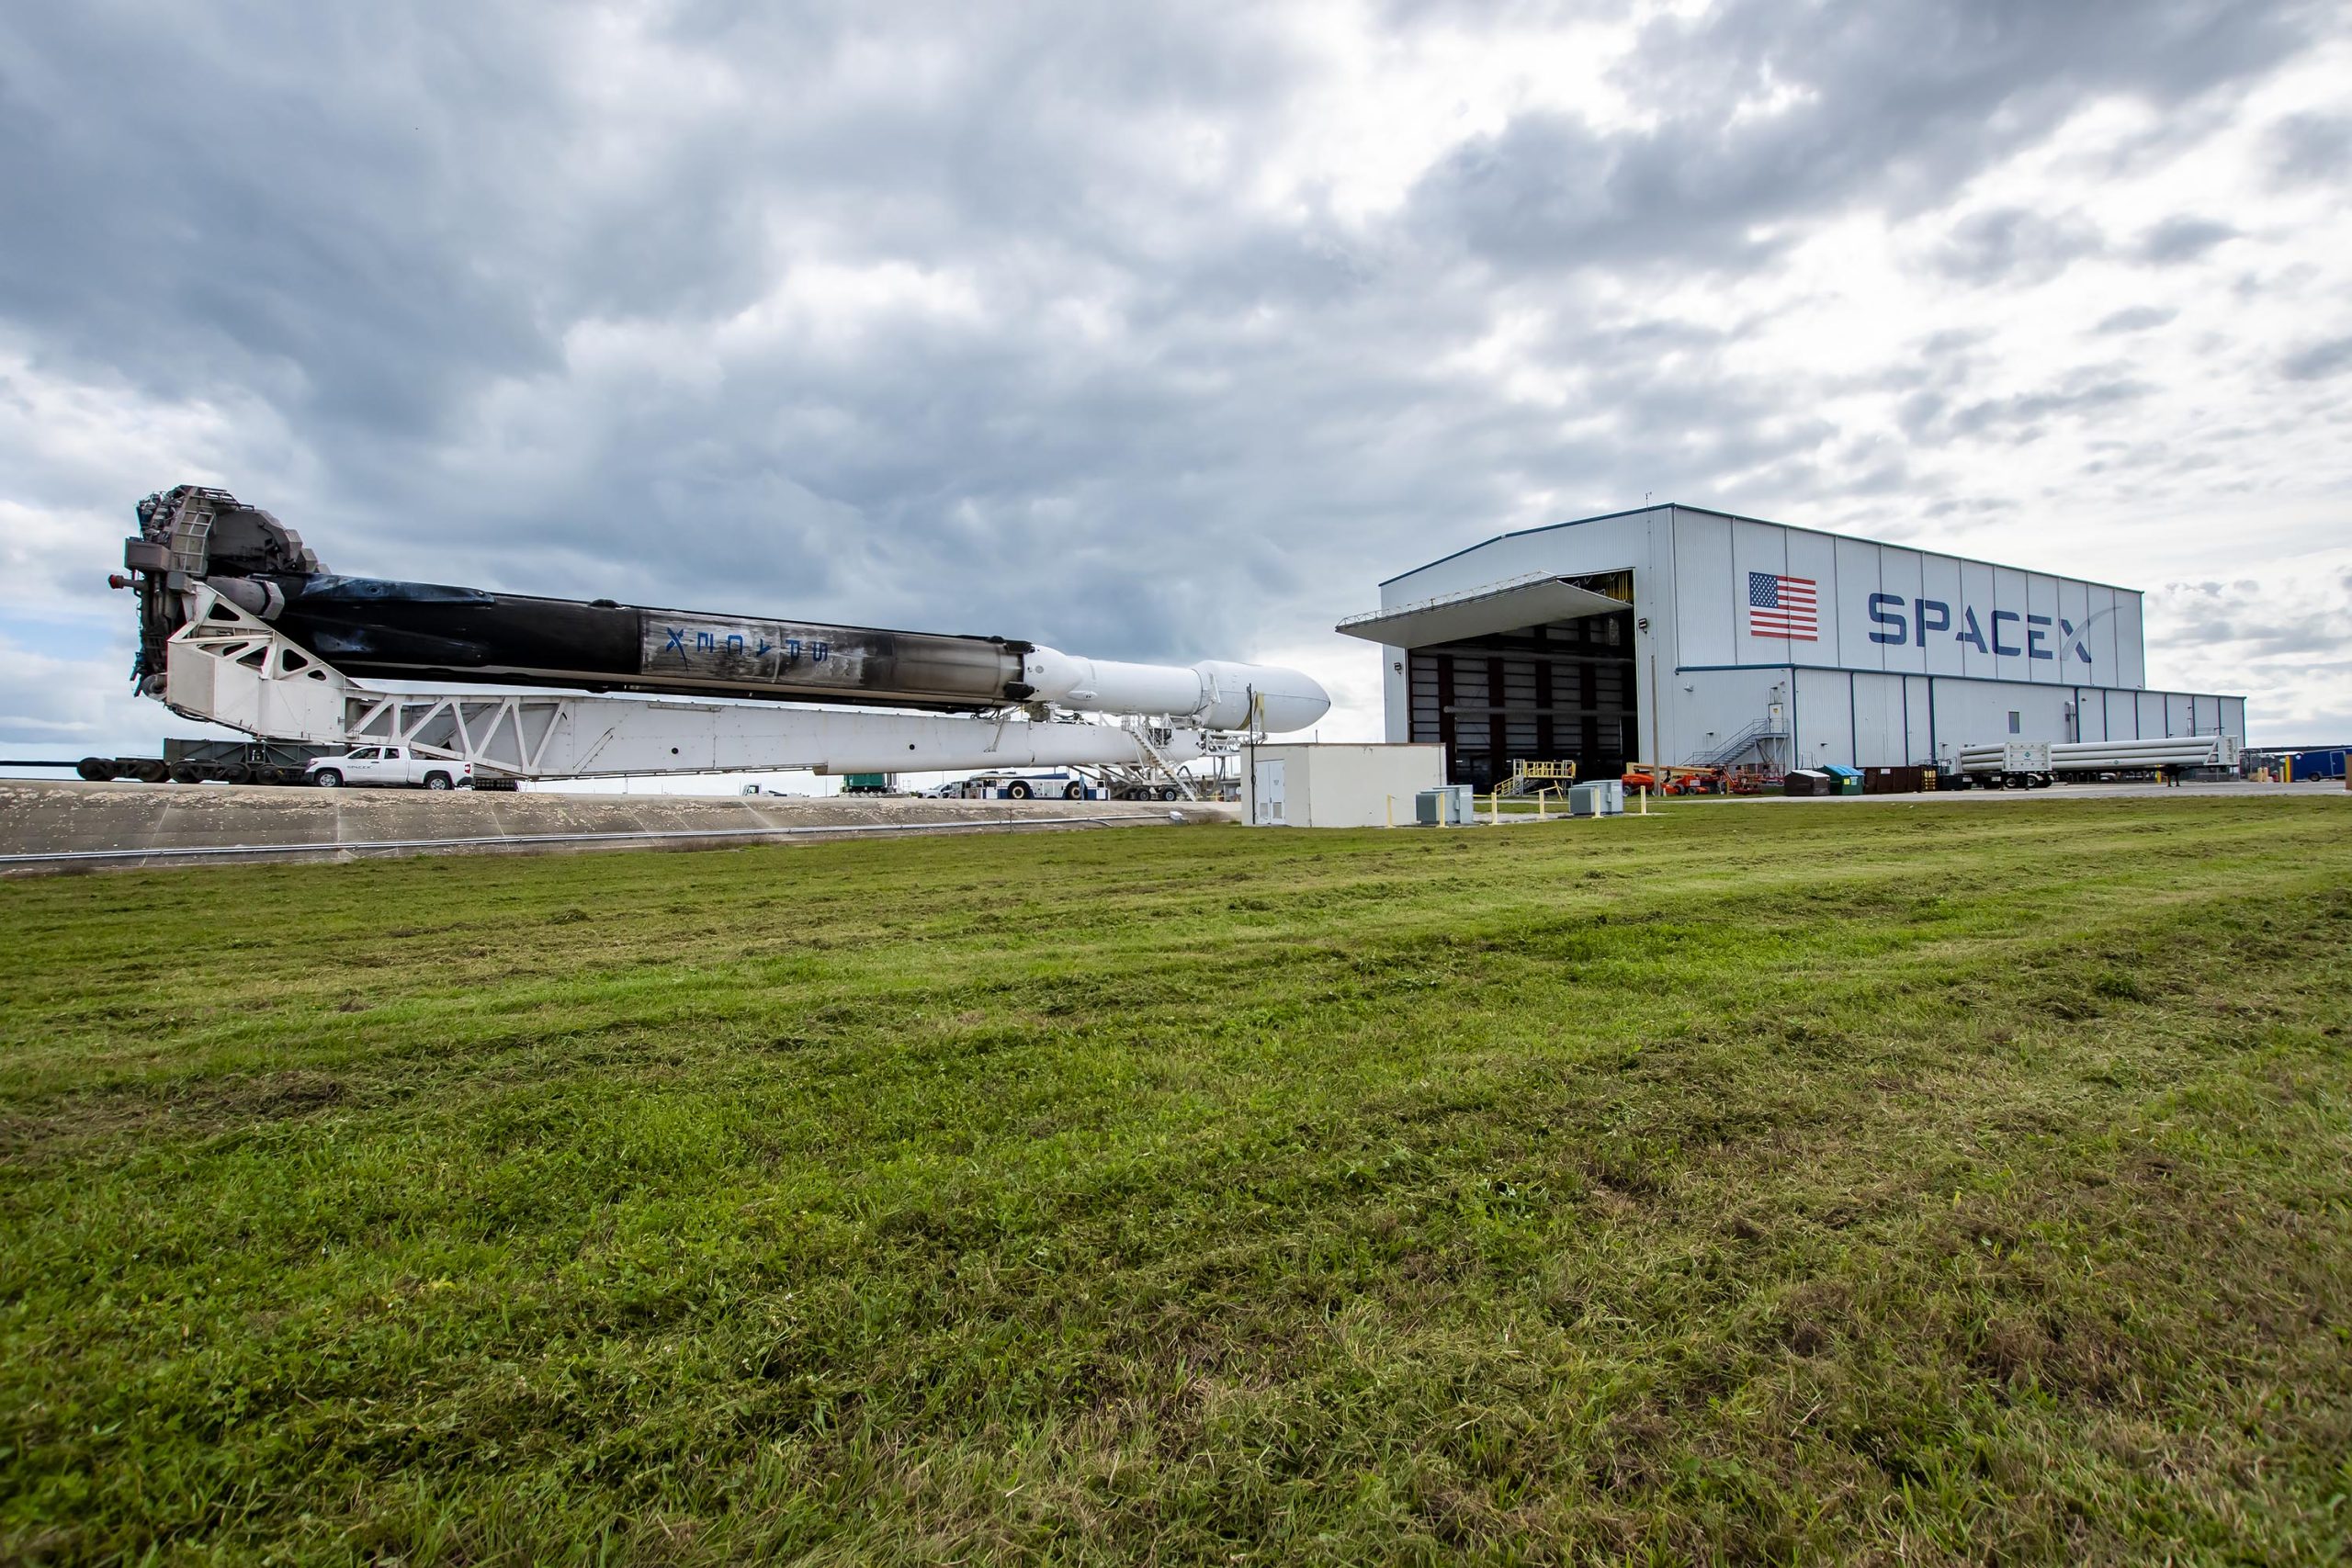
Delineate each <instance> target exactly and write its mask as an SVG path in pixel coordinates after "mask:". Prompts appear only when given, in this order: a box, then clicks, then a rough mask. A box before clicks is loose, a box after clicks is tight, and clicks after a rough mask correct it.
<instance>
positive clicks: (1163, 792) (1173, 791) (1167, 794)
mask: <svg viewBox="0 0 2352 1568" xmlns="http://www.w3.org/2000/svg"><path fill="white" fill-rule="evenodd" d="M1182 793H1183V792H1182V790H1180V789H1178V788H1177V787H1176V786H1175V785H1174V784H1161V785H1160V786H1159V798H1160V799H1162V800H1174V799H1175V798H1176V797H1177V796H1178V795H1182Z"/></svg>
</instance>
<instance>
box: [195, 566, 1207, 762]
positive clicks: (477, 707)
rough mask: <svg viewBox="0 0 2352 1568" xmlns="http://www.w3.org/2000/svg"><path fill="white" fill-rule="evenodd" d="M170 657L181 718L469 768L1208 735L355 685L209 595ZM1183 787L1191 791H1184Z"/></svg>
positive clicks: (1055, 721) (802, 758) (1189, 750)
mask: <svg viewBox="0 0 2352 1568" xmlns="http://www.w3.org/2000/svg"><path fill="white" fill-rule="evenodd" d="M190 592H191V594H192V595H193V599H194V605H193V608H194V613H193V614H192V615H190V616H189V619H188V622H187V625H186V626H183V627H182V628H181V629H180V631H179V632H178V633H176V634H175V636H174V637H172V639H171V641H170V643H169V645H168V648H167V652H166V674H165V686H164V701H165V702H166V703H167V704H168V705H170V706H171V708H172V709H173V711H175V712H176V713H180V714H183V715H185V716H187V717H189V718H195V719H201V720H206V721H208V722H211V723H215V724H224V725H227V726H229V727H230V728H233V729H242V730H244V731H245V732H246V733H248V734H252V735H258V736H263V737H266V738H267V739H275V740H290V741H304V742H309V743H311V744H314V745H326V746H354V745H367V744H382V745H401V746H407V747H410V748H411V749H413V750H415V751H417V752H419V753H421V754H424V755H426V756H433V757H446V758H448V759H450V760H451V761H463V762H469V763H471V764H472V765H473V768H474V772H475V774H476V776H478V777H492V778H596V777H613V776H617V775H621V774H631V773H634V774H645V773H735V772H750V771H754V770H761V769H769V768H813V769H815V770H816V771H818V772H820V773H930V772H949V771H955V770H958V769H965V768H971V769H1001V768H1019V767H1091V768H1101V769H1111V770H1128V769H1135V770H1146V771H1158V772H1164V773H1166V774H1167V775H1168V776H1169V777H1170V778H1171V779H1175V780H1177V781H1178V782H1179V783H1184V782H1185V781H1183V779H1182V775H1180V774H1178V773H1177V772H1176V769H1177V768H1178V767H1179V766H1181V765H1182V763H1184V762H1188V761H1193V760H1195V759H1197V758H1199V757H1201V756H1203V755H1205V754H1206V753H1207V752H1208V750H1211V743H1212V738H1211V737H1210V736H1209V735H1207V734H1205V733H1204V732H1202V731H1200V730H1196V729H1176V728H1168V727H1165V726H1155V725H1152V724H1149V723H1148V722H1146V721H1143V720H1128V721H1125V722H1123V723H1117V724H1113V723H1103V722H1099V721H1091V720H1085V719H1079V718H1073V717H1069V716H1064V715H1060V714H1057V713H1050V712H1036V713H1030V714H1028V715H1026V716H1020V715H1017V714H1016V713H1015V712H1014V711H1011V710H1008V711H1004V712H1000V713H996V714H992V715H985V716H976V717H956V716H944V715H935V714H916V713H865V712H858V711H854V710H849V709H842V708H828V707H810V706H797V705H786V704H777V703H717V702H691V701H673V700H667V699H653V698H643V697H615V696H590V695H571V694H561V693H547V694H539V693H528V694H504V693H491V692H458V693H439V692H415V691H409V692H384V691H377V690H373V689H371V688H368V687H363V686H360V685H358V684H357V683H356V682H353V681H352V680H351V679H350V678H349V677H347V676H345V674H344V673H343V672H342V671H339V670H336V669H335V668H334V666H333V665H331V664H328V663H326V662H325V661H323V660H320V659H318V658H316V657H315V656H313V655H312V654H311V653H310V652H308V651H307V650H305V649H302V648H300V647H299V646H297V645H296V644H295V643H293V642H291V641H289V640H288V639H287V638H286V637H282V636H280V635H279V634H278V632H277V630H276V628H274V627H272V626H270V625H269V624H268V623H267V622H266V621H263V620H261V619H259V618H257V617H255V616H254V615H248V614H247V613H245V612H244V611H243V610H241V609H239V608H238V607H237V606H236V605H234V604H230V603H229V602H228V601H227V600H225V599H222V598H221V597H220V596H219V595H218V594H216V593H214V592H212V591H211V590H209V589H207V588H203V587H200V586H199V587H197V588H194V589H192V590H190ZM1187 793H1188V794H1189V793H1190V791H1189V788H1188V790H1187Z"/></svg>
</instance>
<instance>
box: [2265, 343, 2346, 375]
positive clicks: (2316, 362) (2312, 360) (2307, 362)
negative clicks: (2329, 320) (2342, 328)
mask: <svg viewBox="0 0 2352 1568" xmlns="http://www.w3.org/2000/svg"><path fill="white" fill-rule="evenodd" d="M2346 370H2352V337H2332V338H2328V339H2326V340H2324V342H2320V343H2315V344H2311V345H2309V346H2308V347H2304V348H2299V349H2297V350H2296V351H2295V352H2294V353H2292V354H2290V355H2288V356H2287V357H2286V358H2285V359H2283V360H2281V361H2279V363H2278V374H2280V375H2281V376H2284V377H2285V378H2287V379H2288V380H2290V381H2324V380H2326V379H2327V378H2329V377H2331V376H2341V375H2343V374H2344V372H2346Z"/></svg>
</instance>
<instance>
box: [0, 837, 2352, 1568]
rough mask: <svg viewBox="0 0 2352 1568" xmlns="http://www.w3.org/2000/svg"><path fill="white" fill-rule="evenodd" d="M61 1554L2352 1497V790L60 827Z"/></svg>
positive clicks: (989, 1535)
mask: <svg viewBox="0 0 2352 1568" xmlns="http://www.w3.org/2000/svg"><path fill="white" fill-rule="evenodd" d="M0 931H5V932H6V939H7V940H6V943H5V946H4V947H0V1559H5V1560H9V1561H36V1562H39V1561H57V1562H100V1561H123V1562H131V1561H144V1560H147V1559H149V1558H150V1557H151V1555H152V1556H153V1558H154V1559H155V1560H158V1561H202V1560H209V1559H211V1558H216V1557H217V1558H220V1559H224V1560H236V1561H251V1560H258V1559H261V1558H263V1557H265V1556H274V1557H275V1558H276V1559H277V1560H279V1561H287V1560H315V1561H327V1562H333V1561H345V1560H348V1559H351V1558H355V1557H356V1558H368V1557H375V1558H382V1559H390V1558H398V1559H401V1560H402V1561H403V1562H405V1563H408V1564H426V1563H436V1562H443V1563H447V1562H515V1563H521V1562H539V1561H556V1560H566V1559H568V1560H576V1561H588V1560H594V1561H596V1562H718V1561H729V1560H740V1559H744V1558H751V1557H762V1558H772V1559H787V1560H792V1559H802V1560H806V1561H809V1562H839V1563H850V1562H965V1563H985V1562H1108V1561H1113V1560H1126V1559H1134V1560H1144V1561H1151V1562H1160V1563H1170V1564H1172V1563H1185V1562H1204V1563H1209V1562H1213V1563H1271V1562H1286V1563H1287V1562H1330V1563H1340V1562H1349V1563H1358V1562H1417V1561H1431V1562H1434V1561H1478V1562H1498V1563H1500V1562H1549V1561H1562V1560H1566V1561H1608V1562H1616V1561H1624V1560H1631V1561H1634V1562H1675V1561H1684V1560H1692V1559H1697V1560H1726V1561H1808V1562H1810V1561H1832V1562H1835V1561H1850V1562H1905V1563H1920V1562H1979V1561H2001V1562H2144V1561H2155V1560H2160V1559H2164V1558H2167V1557H2169V1558H2170V1559H2172V1560H2174V1561H2183V1562H2193V1561H2204V1562H2331V1561H2336V1560H2339V1559H2340V1558H2341V1557H2342V1556H2343V1555H2344V1554H2345V1553H2346V1550H2347V1544H2352V1502H2347V1494H2352V1071H2347V1068H2352V1040H2347V1037H2346V1028H2347V1024H2352V1002H2347V999H2346V998H2347V996H2348V995H2352V813H2347V812H2346V810H2345V809H2344V808H2343V807H2341V805H2340V804H2339V803H2334V802H2328V801H2315V802H2241V801H2229V800H2209V799H2187V800H2140V801H2123V800H2119V801H2103V802H2092V801H2071V802H2069V801H2046V802H2045V801H2034V802H2022V801H2019V802H2008V801H2004V802H1998V803H1990V804H1988V803H1981V802H1980V803H1955V802H1940V803H1939V802H1926V803H1922V804H1920V805H1917V806H1881V805H1876V804H1871V805H1860V804H1854V805H1840V804H1838V803H1829V802H1825V803H1822V804H1821V805H1820V806H1817V807H1802V806H1800V807H1770V806H1746V805H1736V804H1734V805H1716V804H1699V805H1690V806H1685V807H1679V808H1675V809H1672V810H1669V811H1668V812H1666V813H1665V814H1662V815H1660V816H1658V817H1655V818H1650V819H1649V820H1647V821H1635V820H1630V819H1628V820H1623V821H1617V822H1610V823H1600V824H1595V823H1581V824H1575V825H1559V826H1545V827H1536V826H1528V827H1524V828H1516V829H1508V830H1493V829H1487V830H1475V831H1462V832H1454V833H1434V832H1430V833H1411V832H1397V833H1387V834H1383V833H1361V834H1359V833H1330V834H1302V833H1258V832H1251V831H1248V830H1245V829H1222V828H1196V829H1142V830H1132V831H1116V832H1098V833H1089V834H1080V835H1068V836H1058V837H1054V838H1050V839H1046V838H1035V837H1026V838H1018V839H1001V838H984V839H964V840H929V841H908V840H901V841H891V842H868V843H858V844H840V845H823V846H815V847H807V848H792V849H775V850H752V851H741V852H727V853H707V854H693V855H676V854H672V855H653V854H599V855H592V856H580V857H576V858H556V859H470V860H432V861H409V862H401V863H369V864H360V865H350V866H340V867H337V866H304V867H277V868H247V869H242V870H223V869H205V870H198V871H193V872H180V873H155V874H138V875H120V876H104V877H80V878H70V879H50V880H42V881H29V882H17V883H13V884H7V885H0Z"/></svg>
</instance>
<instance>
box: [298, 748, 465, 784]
mask: <svg viewBox="0 0 2352 1568" xmlns="http://www.w3.org/2000/svg"><path fill="white" fill-rule="evenodd" d="M302 772H303V773H305V774H307V775H308V776H309V778H310V782H311V783H312V784H316V785H318V786H319V787H320V788H321V789H340V788H342V787H343V786H344V785H345V784H375V785H379V786H382V787H386V788H393V789H399V788H409V789H455V788H457V787H458V785H459V784H472V783H473V782H474V768H473V764H472V763H471V762H453V761H449V759H448V758H447V757H420V756H418V755H416V754H415V753H414V752H413V751H411V750H409V749H408V748H407V747H405V746H354V747H353V748H352V749H351V750H349V751H347V752H345V754H344V755H342V756H340V757H321V758H319V759H318V760H317V761H313V762H311V764H310V765H309V766H308V767H306V768H304V769H303V770H302Z"/></svg>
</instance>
